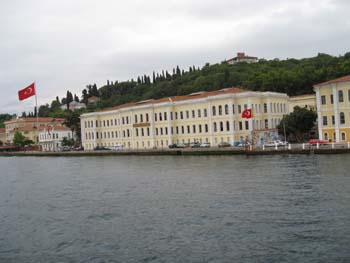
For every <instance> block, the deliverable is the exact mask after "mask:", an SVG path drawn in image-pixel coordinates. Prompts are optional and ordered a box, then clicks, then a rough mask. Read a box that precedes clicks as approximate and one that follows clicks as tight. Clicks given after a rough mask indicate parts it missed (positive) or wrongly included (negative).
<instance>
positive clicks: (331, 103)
mask: <svg viewBox="0 0 350 263" xmlns="http://www.w3.org/2000/svg"><path fill="white" fill-rule="evenodd" d="M333 103H334V101H333V94H331V104H333Z"/></svg>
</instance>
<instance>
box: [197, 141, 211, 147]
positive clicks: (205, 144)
mask: <svg viewBox="0 0 350 263" xmlns="http://www.w3.org/2000/svg"><path fill="white" fill-rule="evenodd" d="M199 147H201V148H209V147H210V143H209V142H203V143H201V145H199Z"/></svg>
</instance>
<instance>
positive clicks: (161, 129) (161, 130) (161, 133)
mask: <svg viewBox="0 0 350 263" xmlns="http://www.w3.org/2000/svg"><path fill="white" fill-rule="evenodd" d="M160 135H163V127H161V128H160Z"/></svg>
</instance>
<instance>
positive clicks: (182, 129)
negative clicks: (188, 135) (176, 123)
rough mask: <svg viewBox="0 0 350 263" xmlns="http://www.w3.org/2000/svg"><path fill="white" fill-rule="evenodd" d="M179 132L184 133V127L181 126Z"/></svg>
mask: <svg viewBox="0 0 350 263" xmlns="http://www.w3.org/2000/svg"><path fill="white" fill-rule="evenodd" d="M181 133H182V134H184V133H185V127H184V126H181Z"/></svg>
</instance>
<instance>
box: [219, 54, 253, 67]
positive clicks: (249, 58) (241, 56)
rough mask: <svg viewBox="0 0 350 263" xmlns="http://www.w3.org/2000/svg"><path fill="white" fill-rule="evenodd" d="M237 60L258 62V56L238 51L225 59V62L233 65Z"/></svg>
mask: <svg viewBox="0 0 350 263" xmlns="http://www.w3.org/2000/svg"><path fill="white" fill-rule="evenodd" d="M239 62H246V63H255V62H258V58H257V57H252V56H247V55H246V54H245V53H244V52H238V53H237V56H236V57H234V58H231V59H229V60H227V61H226V63H227V64H230V65H233V64H236V63H239Z"/></svg>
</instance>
